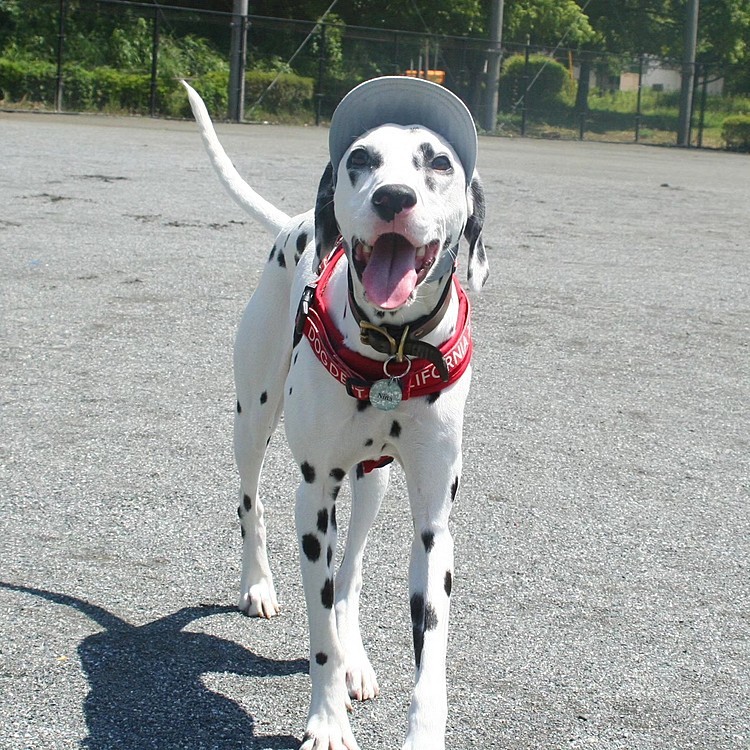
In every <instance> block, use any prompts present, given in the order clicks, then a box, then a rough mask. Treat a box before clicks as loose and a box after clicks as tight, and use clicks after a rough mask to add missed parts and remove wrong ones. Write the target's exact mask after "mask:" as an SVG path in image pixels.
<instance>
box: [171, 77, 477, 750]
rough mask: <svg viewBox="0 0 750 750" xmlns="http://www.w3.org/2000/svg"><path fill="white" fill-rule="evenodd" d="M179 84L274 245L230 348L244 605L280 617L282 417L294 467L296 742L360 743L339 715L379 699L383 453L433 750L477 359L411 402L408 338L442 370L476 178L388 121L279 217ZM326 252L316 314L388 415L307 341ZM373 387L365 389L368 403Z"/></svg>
mask: <svg viewBox="0 0 750 750" xmlns="http://www.w3.org/2000/svg"><path fill="white" fill-rule="evenodd" d="M419 83H420V84H422V83H426V82H421V81H420V82H419ZM365 85H366V84H365ZM412 85H413V84H412ZM429 85H432V84H429ZM186 88H187V89H188V93H189V96H190V101H191V105H192V107H193V112H194V114H195V117H196V120H197V122H198V123H199V126H200V129H201V135H202V137H203V140H204V143H205V145H206V148H207V150H208V152H209V155H210V157H211V161H212V163H213V164H214V166H215V168H216V170H217V172H218V173H219V176H220V178H221V181H222V183H223V184H224V185H225V187H226V188H227V189H228V191H229V193H230V194H231V195H232V196H233V197H234V198H235V199H236V200H237V201H238V202H239V203H240V204H241V205H242V206H243V207H244V208H245V209H246V210H248V212H249V213H250V214H251V215H252V216H254V217H255V218H257V219H258V220H259V221H260V222H262V223H263V224H264V225H265V226H266V227H267V228H268V229H269V230H270V231H272V232H273V233H274V235H275V237H276V239H275V242H274V244H273V248H272V249H271V252H270V255H269V256H268V262H267V263H266V265H265V269H264V271H263V273H262V276H261V279H260V282H259V285H258V288H257V289H256V290H255V292H254V293H253V295H252V297H251V299H250V301H249V303H248V305H247V308H246V309H245V312H244V315H243V317H242V321H241V323H240V325H239V330H238V333H237V338H236V344H235V353H234V373H235V382H236V393H237V406H236V417H235V438H234V446H235V455H236V461H237V466H238V469H239V474H240V498H241V501H240V505H239V516H240V521H241V527H242V536H243V539H244V541H243V553H242V578H241V583H240V599H239V607H240V609H241V610H242V611H243V612H245V613H247V614H248V615H252V616H258V617H262V618H270V617H273V616H274V615H276V614H278V612H279V604H278V600H277V596H276V592H275V590H274V584H273V578H272V575H271V569H270V567H269V563H268V557H267V554H266V527H265V523H264V519H263V503H262V502H261V499H260V496H259V493H258V483H259V477H260V473H261V468H262V464H263V458H264V454H265V451H266V447H267V444H268V441H269V440H270V437H271V435H272V433H273V431H274V429H275V428H276V425H277V423H278V421H279V418H280V416H281V414H282V410H283V412H284V414H285V418H284V426H285V430H286V437H287V440H288V443H289V446H290V448H291V451H292V454H293V456H294V459H295V461H296V463H297V465H298V466H299V470H300V484H299V487H298V489H297V499H296V512H295V520H296V529H297V535H298V539H299V544H300V560H301V570H302V578H303V583H304V591H305V599H306V603H307V612H308V620H309V637H310V677H311V686H312V696H311V702H310V711H309V715H308V720H307V726H306V729H305V733H304V738H303V741H302V746H301V748H302V750H340V749H341V748H347V749H348V750H356V748H358V745H357V742H356V740H355V739H354V736H353V734H352V731H351V728H350V724H349V718H348V715H347V712H348V711H350V710H351V700H352V699H354V700H362V701H364V700H368V699H371V698H374V697H375V696H377V695H378V691H379V688H378V682H377V678H376V676H375V673H374V671H373V668H372V666H371V665H370V661H369V659H368V657H367V653H366V651H365V648H364V645H363V643H362V637H361V635H360V629H359V594H360V590H361V587H362V559H363V553H364V548H365V543H366V540H367V534H368V531H369V529H370V526H371V524H372V522H373V521H374V519H375V517H376V515H377V513H378V509H379V507H380V503H381V500H382V498H383V495H384V493H385V491H386V488H387V485H388V477H389V471H390V466H389V465H387V464H386V461H387V460H388V459H391V458H392V459H395V460H396V461H397V462H398V463H399V464H400V465H401V466H402V468H403V472H404V475H405V479H406V484H407V488H408V493H409V503H410V506H411V513H412V518H413V522H414V537H413V541H412V547H411V560H410V564H409V603H410V610H411V620H412V626H413V637H414V653H415V662H416V673H415V686H414V692H413V696H412V699H411V706H410V709H409V714H408V728H407V734H406V740H405V742H404V745H403V747H404V748H405V749H408V750H417V749H419V750H441V748H444V746H445V739H444V735H445V723H446V717H447V698H446V686H445V671H446V643H447V636H448V612H449V604H450V596H451V587H452V583H453V540H452V537H451V534H450V531H449V528H448V517H449V514H450V510H451V504H452V503H453V501H454V500H455V498H456V494H457V492H458V487H459V482H460V477H461V440H462V429H463V414H464V403H465V401H466V397H467V394H468V392H469V384H470V380H471V367H470V365H469V364H468V362H464V363H463V369H462V371H461V372H460V375H459V376H457V377H451V378H447V379H446V378H442V380H444V381H446V382H441V383H440V384H439V387H434V388H433V389H432V390H431V391H430V392H429V393H427V394H426V395H410V394H408V393H407V392H406V391H405V390H404V383H405V382H406V377H407V375H406V374H404V373H405V369H411V366H412V365H415V367H416V362H417V361H420V362H422V364H424V363H425V361H424V359H418V358H417V357H413V356H408V352H409V351H410V349H409V347H410V346H412V348H413V350H414V351H418V352H420V353H424V352H425V351H427V352H428V355H429V356H428V358H429V357H431V358H432V359H431V361H430V362H427V363H426V366H427V368H428V369H424V372H428V371H431V372H433V373H434V372H436V365H435V362H436V361H437V360H436V359H435V356H436V355H435V354H434V352H435V351H439V350H440V347H441V345H443V344H444V343H445V342H446V341H448V340H450V339H451V337H455V335H456V333H457V326H458V325H459V319H460V317H461V305H462V304H464V303H462V301H461V300H462V296H461V295H462V294H463V293H462V292H460V293H459V290H460V287H459V286H458V285H457V284H456V282H455V281H454V271H455V262H456V259H457V258H456V256H457V253H458V247H459V241H460V240H461V238H462V237H465V238H466V239H467V241H468V244H469V256H468V268H467V273H468V279H469V286H470V288H471V289H472V290H475V291H476V290H479V289H480V288H481V287H482V285H483V284H484V282H485V280H486V278H487V275H488V270H487V259H486V255H485V250H484V246H483V243H482V239H481V232H482V225H483V221H484V200H483V193H482V189H481V185H480V182H479V180H478V178H477V176H476V174H475V173H474V170H473V165H471V169H472V173H471V174H466V173H465V168H464V165H463V164H462V161H461V159H460V158H459V155H458V154H457V152H456V150H455V149H454V147H453V145H452V144H451V143H450V142H449V141H448V140H447V139H446V138H445V137H443V136H442V135H440V134H438V133H437V132H433V131H432V130H430V129H428V128H426V127H424V126H423V125H421V124H420V123H419V122H413V123H411V124H390V123H383V124H382V125H379V126H378V127H375V128H372V129H369V130H367V131H366V132H362V133H360V134H358V135H357V137H355V138H353V140H352V141H351V144H350V145H349V146H348V148H346V151H345V152H344V153H343V156H342V157H341V158H340V160H338V163H333V164H329V165H328V167H327V168H326V170H325V172H324V174H323V177H322V179H321V181H320V187H319V191H318V197H317V201H316V207H315V209H314V210H312V211H310V212H308V213H305V214H302V215H300V216H296V217H294V218H290V217H288V216H286V215H285V214H284V213H283V212H281V211H279V210H278V209H276V208H275V207H273V206H272V205H271V204H270V203H268V202H267V201H265V200H264V199H263V198H261V197H260V196H259V195H257V194H256V193H255V192H254V191H253V190H252V189H251V188H250V187H249V186H248V185H247V184H246V183H245V182H244V180H243V179H242V178H241V177H240V176H239V175H238V174H237V172H236V170H235V169H234V167H233V166H232V164H231V162H230V161H229V159H228V158H227V156H226V154H225V153H224V151H223V149H222V147H221V146H220V144H219V142H218V139H217V137H216V134H215V132H214V130H213V127H212V125H211V121H210V119H209V116H208V113H207V112H206V110H205V107H204V105H203V102H202V101H201V99H200V97H199V96H198V95H197V93H196V92H195V91H193V90H192V89H191V88H190V87H189V86H187V85H186ZM472 127H473V124H472ZM474 137H475V136H474ZM337 242H338V244H339V246H340V247H341V248H342V251H341V252H340V253H339V254H340V256H341V257H340V260H339V261H338V262H336V263H335V267H331V268H329V269H328V274H327V281H326V284H325V288H324V289H322V290H318V292H317V294H318V296H319V304H320V306H321V308H324V309H325V315H326V321H327V324H328V325H329V326H330V327H331V330H334V329H335V330H334V335H336V332H337V335H338V337H339V339H340V340H339V345H340V346H341V347H343V348H345V349H346V350H347V351H346V352H344V354H345V355H346V356H354V357H355V359H356V358H357V357H362V358H366V359H367V360H368V361H370V362H372V363H373V364H374V365H375V367H376V368H378V369H381V368H382V367H383V363H386V365H385V369H384V373H385V374H384V375H381V379H382V381H383V382H385V384H386V390H388V389H389V388H390V389H391V390H393V387H394V384H395V386H396V388H397V389H399V390H398V391H397V393H396V394H395V401H396V402H398V403H397V404H396V405H395V407H394V404H392V403H389V404H387V405H385V406H384V405H382V404H379V403H378V402H376V401H375V400H373V399H370V398H368V397H367V395H365V396H364V397H361V396H360V397H357V396H355V395H352V391H351V390H349V389H348V388H346V387H345V386H344V385H342V382H341V380H340V379H337V378H336V377H332V376H331V373H332V372H333V370H332V369H331V367H330V366H325V365H324V364H323V360H321V354H320V352H319V351H317V352H316V350H315V347H313V346H312V345H311V340H310V337H309V336H308V335H302V331H303V329H304V326H305V321H304V316H302V318H303V319H301V312H300V309H301V305H300V301H301V299H302V298H303V296H304V295H305V292H306V290H307V289H311V290H312V289H314V288H315V285H316V281H317V279H318V277H319V274H320V271H321V263H322V262H323V261H325V260H327V259H330V256H331V254H332V251H333V250H334V246H335V245H336V244H337ZM308 300H309V297H308ZM311 304H314V303H311ZM286 311H288V314H286ZM363 321H364V323H365V326H364V327H363V325H362V324H363ZM415 322H417V323H418V326H416V327H417V328H419V329H420V330H419V332H418V333H419V336H418V337H414V336H413V335H411V334H410V333H409V329H408V328H407V327H408V326H411V330H412V332H413V331H414V327H415V326H414V324H415ZM466 325H467V326H468V320H467V321H466ZM368 326H369V328H368ZM365 329H368V330H370V331H372V338H371V339H368V337H367V336H366V335H363V331H364V330H365ZM404 331H406V332H404ZM386 334H388V335H391V336H392V337H393V338H399V337H400V339H399V340H397V341H396V342H395V343H396V346H395V348H394V347H391V349H388V346H391V344H392V342H391V344H387V345H386V346H385V350H384V347H383V344H382V342H383V341H386V342H387V341H388V335H386ZM378 341H379V342H380V344H381V345H380V346H378V345H377V342H378ZM368 342H369V343H368ZM373 342H376V343H375V344H373ZM335 356H336V355H335V353H333V354H332V355H331V357H332V358H333V359H334V360H335ZM437 359H438V360H439V359H440V355H437ZM455 359H456V360H457V361H458V360H459V359H460V357H455ZM335 361H338V360H335ZM449 364H450V366H451V368H452V367H453V364H452V363H449ZM342 367H343V365H342ZM429 368H431V370H429ZM437 369H438V370H439V369H440V368H439V367H437ZM396 371H398V373H399V374H398V375H395V376H394V373H395V372H396ZM371 386H372V382H368V383H367V384H366V387H365V390H364V393H365V394H366V393H367V391H368V389H369V388H370V387H371ZM402 391H403V393H404V397H403V398H401V394H402ZM415 393H416V391H415ZM391 396H393V394H392V393H391V394H390V395H389V396H388V397H387V398H390V397H391ZM399 399H400V402H399ZM386 400H387V399H386ZM368 462H373V463H368ZM346 477H348V479H349V482H350V486H351V496H352V506H351V519H350V524H349V530H348V534H347V538H346V544H345V550H344V555H343V560H342V563H341V565H340V568H339V570H338V571H334V558H335V549H336V535H337V525H336V500H337V496H338V494H339V490H340V488H341V485H342V483H343V481H344V479H345V478H346Z"/></svg>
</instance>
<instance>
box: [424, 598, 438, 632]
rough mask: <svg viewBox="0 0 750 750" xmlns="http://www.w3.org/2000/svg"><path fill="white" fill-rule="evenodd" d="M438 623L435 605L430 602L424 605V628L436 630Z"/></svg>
mask: <svg viewBox="0 0 750 750" xmlns="http://www.w3.org/2000/svg"><path fill="white" fill-rule="evenodd" d="M437 624H438V621H437V612H435V607H433V606H432V604H430V603H429V602H428V603H427V604H425V605H424V629H425V630H435V628H436V627H437Z"/></svg>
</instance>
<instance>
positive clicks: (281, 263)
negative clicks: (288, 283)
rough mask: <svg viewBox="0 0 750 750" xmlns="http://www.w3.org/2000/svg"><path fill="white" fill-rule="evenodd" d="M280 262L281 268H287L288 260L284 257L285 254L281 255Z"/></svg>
mask: <svg viewBox="0 0 750 750" xmlns="http://www.w3.org/2000/svg"><path fill="white" fill-rule="evenodd" d="M278 261H279V267H280V268H286V258H285V257H284V253H281V252H280V253H279V257H278Z"/></svg>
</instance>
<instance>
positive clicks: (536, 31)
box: [503, 0, 598, 47]
mask: <svg viewBox="0 0 750 750" xmlns="http://www.w3.org/2000/svg"><path fill="white" fill-rule="evenodd" d="M503 38H504V39H505V41H508V42H519V43H523V42H525V41H526V40H527V39H529V40H530V41H531V42H532V44H547V45H550V46H554V45H556V44H558V43H559V42H564V44H565V46H566V47H578V46H580V45H583V44H587V43H590V42H593V41H594V40H596V39H598V35H597V33H596V31H595V30H594V29H593V28H592V26H591V24H590V22H589V19H588V16H587V15H586V13H584V12H583V10H582V9H581V6H580V5H579V4H578V3H576V2H575V0H506V3H505V29H504V32H503Z"/></svg>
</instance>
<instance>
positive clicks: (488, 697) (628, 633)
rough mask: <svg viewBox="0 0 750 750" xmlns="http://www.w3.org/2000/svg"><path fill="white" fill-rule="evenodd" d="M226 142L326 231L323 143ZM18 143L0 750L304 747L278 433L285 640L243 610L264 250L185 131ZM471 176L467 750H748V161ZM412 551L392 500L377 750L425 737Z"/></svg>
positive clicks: (593, 153) (600, 148)
mask: <svg viewBox="0 0 750 750" xmlns="http://www.w3.org/2000/svg"><path fill="white" fill-rule="evenodd" d="M219 132H220V135H221V137H222V140H223V142H224V144H225V146H226V148H227V150H228V151H229V153H230V154H231V155H232V157H233V158H234V159H235V162H236V163H237V165H238V167H239V168H240V171H241V172H243V174H246V175H251V182H252V183H253V185H254V186H255V187H257V188H258V189H259V190H260V192H261V193H263V194H264V195H266V196H267V197H269V198H270V199H272V200H273V201H274V202H276V203H277V204H279V205H280V206H281V207H283V208H284V209H285V210H287V211H289V212H296V211H301V210H305V209H307V208H308V207H309V206H310V205H311V204H312V201H313V200H314V194H315V188H316V185H317V180H318V177H319V173H320V171H321V169H322V166H323V165H324V162H325V154H326V148H325V138H326V131H325V130H322V129H320V130H316V129H303V128H281V127H274V128H271V127H262V126H246V127H241V126H223V127H220V128H219ZM0 144H2V148H1V152H2V159H1V160H0V253H1V257H2V262H1V264H0V279H1V280H2V310H1V318H2V329H1V330H2V371H1V372H0V376H1V381H0V382H1V383H2V391H1V397H2V412H1V414H2V429H1V430H0V444H1V445H2V461H1V464H0V477H1V484H0V492H1V493H2V494H1V497H2V506H1V508H0V519H1V520H0V523H1V524H2V526H1V533H0V550H1V557H0V565H1V569H0V579H2V580H3V581H4V583H2V584H0V602H1V603H0V747H2V748H12V749H14V750H16V749H19V748H20V749H26V748H34V749H37V748H77V747H87V748H91V749H92V750H105V749H106V750H115V749H118V750H122V749H125V750H141V749H143V748H158V749H159V750H176V749H177V748H190V749H191V750H197V749H201V750H209V749H213V748H216V749H217V750H219V749H221V750H224V749H226V748H240V747H243V748H293V747H296V743H297V741H298V740H299V738H300V737H301V734H302V731H303V727H304V720H305V716H306V711H307V698H308V690H309V684H308V678H307V675H306V668H307V662H306V657H307V635H306V621H305V615H304V610H303V603H302V593H301V584H300V576H299V572H298V567H297V552H296V548H295V541H294V532H293V520H292V518H293V517H292V504H293V503H292V497H293V490H294V486H295V482H296V474H295V469H294V467H293V465H292V463H291V460H290V456H289V454H288V451H287V449H286V446H285V444H284V440H283V431H280V432H279V433H277V436H276V438H275V439H274V441H273V442H272V445H271V451H270V454H269V457H268V460H267V463H266V474H265V477H266V482H265V495H266V500H267V505H268V508H269V523H270V551H271V556H272V564H273V566H274V571H275V575H276V583H277V588H278V590H279V592H280V596H281V598H282V603H283V607H284V609H283V614H282V616H281V617H279V618H277V619H275V620H274V621H271V622H259V621H256V620H248V619H246V618H243V617H241V616H240V615H239V614H237V613H235V612H234V611H233V610H232V605H233V603H234V600H235V592H236V589H237V583H238V578H239V539H240V537H239V531H238V524H237V520H236V516H235V506H236V496H235V493H236V485H237V482H236V477H235V470H234V467H233V458H232V452H231V424H232V409H233V406H234V397H233V388H232V380H231V347H232V338H233V333H234V329H235V326H236V323H237V321H238V317H239V315H240V312H241V310H242V308H243V306H244V302H245V300H246V298H247V297H248V295H249V293H250V292H251V290H252V289H253V288H254V286H255V283H256V281H257V278H258V274H259V269H260V268H261V266H262V263H263V262H264V260H265V258H266V256H267V252H268V248H269V246H270V245H269V238H267V237H266V236H264V234H263V232H262V230H261V229H259V228H258V227H256V226H255V225H253V224H252V223H251V222H250V221H249V219H248V218H247V217H246V216H245V215H244V214H242V213H241V212H240V210H239V209H237V208H236V207H235V206H234V204H233V203H231V201H230V199H229V198H228V197H227V196H226V195H225V194H224V193H223V192H222V190H221V188H220V187H219V185H218V182H217V180H216V178H215V176H214V175H213V173H212V171H211V169H210V167H209V164H208V160H207V157H206V156H205V154H204V153H203V150H202V146H201V143H200V141H199V138H198V135H197V133H196V130H195V128H194V125H193V124H192V123H173V122H155V121H150V120H146V119H116V118H104V117H83V116H79V117H58V116H48V115H26V114H18V113H13V114H0ZM480 168H481V171H482V173H483V175H484V179H485V184H486V189H487V194H488V204H489V205H488V208H489V219H488V224H487V226H486V239H487V242H488V244H489V248H490V257H491V260H492V264H493V265H492V270H493V276H492V279H491V281H490V283H489V285H488V288H487V289H486V290H485V293H484V294H483V295H481V296H477V297H476V298H475V300H474V303H475V308H474V309H475V330H476V354H475V366H476V369H475V373H476V376H475V381H474V388H473V392H472V396H471V400H470V405H469V408H468V415H467V428H466V437H465V476H464V482H463V485H462V491H461V493H460V496H459V499H458V502H457V505H456V508H455V512H454V517H453V530H454V534H455V539H456V548H457V554H456V563H457V568H456V584H455V586H454V592H455V595H454V600H453V610H452V616H451V620H452V625H451V638H450V644H449V660H450V670H449V681H450V688H449V701H450V720H449V728H448V746H449V747H450V748H458V749H460V750H463V748H507V749H509V750H510V749H511V748H513V749H523V750H532V749H539V750H542V749H544V750H553V749H557V748H590V747H596V748H603V749H604V748H606V749H607V750H610V749H611V750H614V749H615V748H617V749H620V748H622V749H623V750H625V749H627V750H651V749H653V750H665V749H666V750H673V749H674V750H677V749H680V750H682V749H684V748H701V749H705V750H724V749H729V748H731V749H732V750H735V749H737V750H739V749H740V748H748V747H750V729H749V728H748V724H749V719H748V706H749V705H750V689H749V685H750V674H749V667H750V648H749V644H748V635H749V633H750V627H749V623H748V617H749V612H750V597H749V596H748V593H749V588H750V586H749V581H750V575H749V570H748V562H749V559H750V557H749V553H750V525H749V523H748V511H747V502H748V494H750V461H749V458H750V449H749V447H748V442H749V439H750V427H749V426H748V396H749V395H750V356H749V355H750V351H749V350H748V349H749V347H748V341H749V340H750V304H749V299H748V297H749V294H750V292H749V289H750V283H749V282H750V262H749V258H748V256H749V254H750V253H749V252H748V250H749V245H750V240H749V239H748V237H749V236H750V222H749V221H748V206H750V161H748V159H747V157H743V156H738V155H728V154H721V153H697V152H684V151H678V150H665V149H654V148H646V147H636V146H613V145H601V144H588V143H553V142H538V141H534V142H532V141H522V140H509V139H486V138H484V139H482V140H481V154H480ZM344 505H345V504H344ZM345 520H346V518H345V515H344V516H343V517H342V521H344V522H345ZM408 546H409V518H408V511H407V502H406V498H405V493H404V485H403V481H402V479H401V477H400V476H399V475H398V473H397V475H396V479H395V481H394V483H393V485H392V488H391V493H390V495H389V498H388V500H387V501H386V503H385V505H384V508H383V511H382V513H381V516H380V518H379V520H378V522H377V527H376V529H375V530H374V532H373V534H372V539H371V544H370V548H369V554H368V559H367V578H366V585H365V591H364V616H363V628H364V633H365V640H366V643H367V644H369V648H370V653H371V657H372V660H373V662H374V665H375V667H376V669H377V671H378V674H379V677H380V685H381V688H382V695H381V697H380V698H379V699H378V700H376V701H375V702H372V703H369V704H367V705H363V706H357V707H356V710H355V713H354V716H353V719H352V721H353V726H354V731H355V734H356V735H357V737H358V738H359V741H360V744H361V746H362V749H363V750H378V749H383V750H384V749H385V748H389V749H390V748H394V747H399V746H400V742H401V740H402V739H403V735H404V731H405V716H406V707H407V704H408V697H409V687H410V683H411V680H412V663H413V656H412V649H411V634H410V626H409V613H408V603H407V596H406V558H407V550H408Z"/></svg>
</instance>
